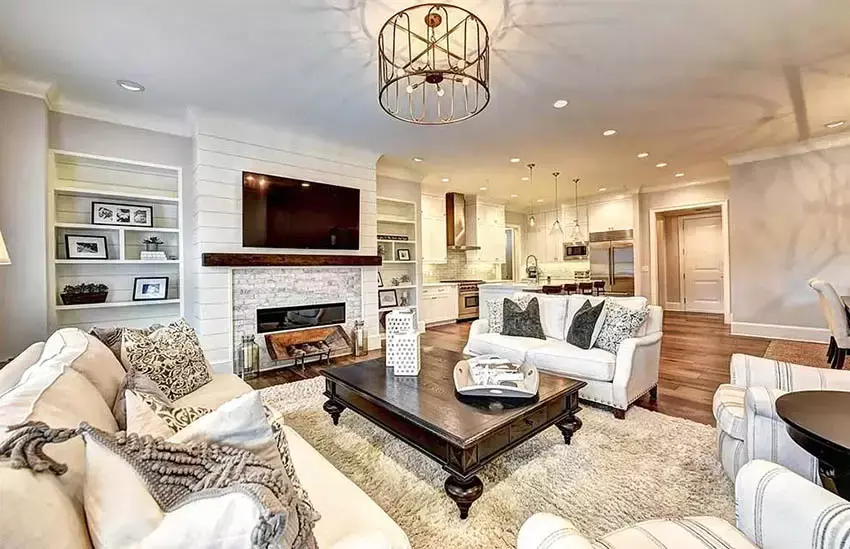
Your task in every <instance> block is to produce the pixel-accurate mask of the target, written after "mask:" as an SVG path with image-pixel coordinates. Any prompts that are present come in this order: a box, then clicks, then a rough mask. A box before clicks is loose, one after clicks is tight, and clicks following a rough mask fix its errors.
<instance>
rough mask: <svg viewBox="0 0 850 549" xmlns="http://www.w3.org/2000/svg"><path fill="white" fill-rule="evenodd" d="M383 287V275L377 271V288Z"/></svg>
mask: <svg viewBox="0 0 850 549" xmlns="http://www.w3.org/2000/svg"><path fill="white" fill-rule="evenodd" d="M383 287H384V277H382V276H381V271H378V288H383Z"/></svg>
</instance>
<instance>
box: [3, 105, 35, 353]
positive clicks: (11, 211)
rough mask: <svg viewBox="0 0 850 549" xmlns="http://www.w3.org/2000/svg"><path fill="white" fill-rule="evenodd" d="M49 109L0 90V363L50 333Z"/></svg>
mask: <svg viewBox="0 0 850 549" xmlns="http://www.w3.org/2000/svg"><path fill="white" fill-rule="evenodd" d="M46 193H47V107H46V106H45V104H44V102H43V101H42V100H40V99H36V98H33V97H28V96H25V95H19V94H14V93H9V92H4V91H0V231H2V232H3V237H4V239H5V240H6V246H7V248H8V249H9V255H10V257H11V259H12V264H11V265H6V266H0V362H2V361H3V360H5V359H7V358H11V357H12V356H14V355H16V354H18V353H19V352H20V351H22V350H24V349H25V348H26V347H27V346H28V345H29V344H31V343H33V342H35V341H40V340H44V339H45V337H46V336H47V220H46V215H47V194H46Z"/></svg>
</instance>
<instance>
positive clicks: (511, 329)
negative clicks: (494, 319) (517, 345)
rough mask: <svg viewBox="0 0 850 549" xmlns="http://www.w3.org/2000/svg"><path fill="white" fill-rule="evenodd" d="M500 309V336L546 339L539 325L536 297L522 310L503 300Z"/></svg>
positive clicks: (507, 300)
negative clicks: (502, 315)
mask: <svg viewBox="0 0 850 549" xmlns="http://www.w3.org/2000/svg"><path fill="white" fill-rule="evenodd" d="M502 309H503V312H504V319H503V324H504V325H503V327H502V335H507V336H519V337H533V338H536V339H546V336H545V335H544V334H543V325H542V324H540V305H539V304H538V302H537V298H536V297H533V298H531V300H530V301H529V302H528V305H527V306H526V307H525V308H524V309H523V308H521V307H520V306H519V305H517V304H516V303H514V302H513V301H511V300H510V299H508V298H505V300H504V302H503V304H502Z"/></svg>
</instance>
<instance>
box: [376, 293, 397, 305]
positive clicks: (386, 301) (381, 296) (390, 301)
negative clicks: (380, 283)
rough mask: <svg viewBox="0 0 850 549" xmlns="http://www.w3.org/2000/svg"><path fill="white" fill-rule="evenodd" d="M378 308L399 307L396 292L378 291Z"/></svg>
mask: <svg viewBox="0 0 850 549" xmlns="http://www.w3.org/2000/svg"><path fill="white" fill-rule="evenodd" d="M378 307H398V296H396V293H395V290H378Z"/></svg>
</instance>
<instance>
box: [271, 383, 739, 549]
mask: <svg viewBox="0 0 850 549" xmlns="http://www.w3.org/2000/svg"><path fill="white" fill-rule="evenodd" d="M323 389H324V379H323V378H316V379H310V380H306V381H299V382H296V383H289V384H286V385H278V386H275V387H270V388H268V389H263V390H262V396H263V399H264V400H265V402H266V403H267V404H268V405H270V406H272V407H274V408H276V409H278V410H280V411H282V412H283V413H284V414H285V422H286V423H287V424H288V425H289V426H290V427H292V428H293V429H295V430H296V431H297V432H298V433H299V434H300V435H301V436H302V437H304V439H305V440H307V442H309V443H310V444H311V445H312V446H313V447H314V448H316V450H318V451H319V453H321V454H322V455H323V456H324V457H325V458H326V459H328V461H330V462H331V463H332V464H333V465H334V466H335V467H336V468H337V469H339V470H340V471H342V473H343V474H345V476H346V477H348V478H349V479H351V480H352V481H354V483H355V484H357V485H358V486H359V487H360V488H361V489H362V490H363V491H364V492H366V493H367V494H368V495H369V497H371V498H372V499H373V500H374V501H375V502H376V503H377V504H378V505H380V506H381V507H382V508H383V509H384V510H385V511H386V512H387V514H388V515H389V516H390V517H392V519H393V520H394V521H395V522H396V523H398V525H399V526H400V527H401V529H402V530H404V532H405V533H406V534H407V536H408V537H409V538H410V542H411V544H412V546H413V547H414V548H415V549H446V548H452V549H467V548H469V549H472V548H476V549H478V548H482V547H486V548H505V549H508V548H514V547H516V535H517V532H518V531H519V528H520V526H522V523H523V522H524V521H525V520H526V519H527V518H528V517H530V516H531V515H532V514H534V513H536V512H541V511H547V512H550V513H554V514H556V515H559V516H562V517H565V518H567V519H569V520H570V521H572V522H573V523H574V524H576V525H577V526H578V527H579V529H581V531H582V532H583V533H584V534H585V535H588V536H593V537H596V536H601V535H604V534H606V533H609V532H612V531H613V530H616V529H618V528H621V527H623V526H627V525H630V524H633V523H635V522H638V521H641V520H647V519H653V518H672V517H681V516H694V515H714V516H718V517H722V518H724V519H726V520H728V521H729V522H731V523H733V524H734V522H735V508H734V488H733V486H732V483H730V482H729V480H728V479H727V478H726V476H725V475H724V474H723V472H722V470H721V468H720V465H719V463H718V462H717V459H716V457H715V455H716V441H715V433H714V429H713V428H711V427H709V426H707V425H701V424H698V423H694V422H692V421H688V420H684V419H679V418H673V417H669V416H665V415H662V414H659V413H656V412H650V411H648V410H644V409H642V408H637V407H634V408H632V409H630V410H629V411H628V413H627V414H626V419H625V420H617V419H614V417H613V415H612V414H611V413H610V412H605V411H602V410H597V409H593V408H589V407H585V408H584V409H583V410H582V411H581V412H580V413H579V417H580V418H581V420H582V421H583V422H584V426H583V427H582V428H581V430H579V431H578V432H577V433H576V434H575V436H574V437H573V441H572V445H570V446H567V445H566V444H564V439H563V437H562V436H561V433H560V432H559V431H558V430H557V429H556V428H554V427H552V428H550V429H547V430H546V431H544V432H543V433H541V434H539V435H538V436H536V437H535V438H533V439H531V440H529V441H527V442H526V443H525V444H523V445H521V446H519V447H518V448H515V449H514V450H512V451H510V452H508V453H507V454H505V455H504V456H502V457H501V458H499V459H497V460H495V461H493V462H492V463H491V464H490V465H488V466H487V467H485V468H484V469H483V470H482V471H481V472H480V473H479V474H478V476H479V477H480V478H481V480H482V481H483V482H484V494H483V495H482V496H481V498H480V499H478V501H476V502H475V503H474V504H473V505H472V509H471V510H470V512H469V518H468V519H467V520H465V521H462V520H460V518H459V517H458V509H457V506H456V505H455V503H454V502H453V501H451V500H450V499H449V498H448V496H446V494H445V493H444V491H443V483H444V482H445V479H446V476H447V475H446V473H445V472H443V471H442V469H440V467H439V466H438V465H437V464H436V463H435V462H433V461H431V460H430V459H428V458H427V457H425V456H424V455H423V454H420V453H419V452H418V451H417V450H415V449H413V448H411V447H410V446H408V445H407V444H405V443H403V442H401V441H400V440H398V439H396V438H394V437H393V436H391V435H389V434H388V433H386V432H385V431H383V430H382V429H380V428H379V427H376V426H375V425H373V424H372V423H370V422H369V421H368V420H366V419H363V418H362V417H360V416H359V415H357V414H356V413H354V412H352V411H350V410H346V411H345V412H343V414H342V417H341V418H340V423H339V425H338V426H334V425H333V423H332V422H331V418H330V416H328V414H327V413H326V412H324V411H323V410H322V403H323V402H324V401H325V397H324V396H322V394H321V393H322V390H323Z"/></svg>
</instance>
